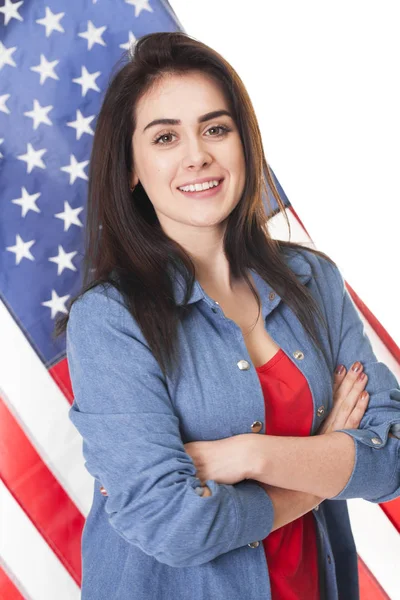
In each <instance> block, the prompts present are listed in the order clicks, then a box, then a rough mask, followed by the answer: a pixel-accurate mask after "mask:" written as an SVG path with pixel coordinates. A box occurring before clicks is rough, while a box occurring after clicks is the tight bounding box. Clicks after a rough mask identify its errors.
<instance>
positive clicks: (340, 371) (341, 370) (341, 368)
mask: <svg viewBox="0 0 400 600" xmlns="http://www.w3.org/2000/svg"><path fill="white" fill-rule="evenodd" d="M343 371H344V366H343V365H339V366H337V367H336V369H335V373H336V375H341V374H342V373H343Z"/></svg>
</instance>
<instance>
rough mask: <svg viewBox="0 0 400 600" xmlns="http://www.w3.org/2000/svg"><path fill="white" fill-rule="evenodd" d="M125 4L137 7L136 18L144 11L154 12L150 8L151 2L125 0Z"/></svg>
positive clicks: (145, 0) (146, 0)
mask: <svg viewBox="0 0 400 600" xmlns="http://www.w3.org/2000/svg"><path fill="white" fill-rule="evenodd" d="M125 2H126V4H132V6H134V7H135V17H138V16H139V15H140V13H141V12H142V10H148V11H149V12H153V9H152V8H151V6H149V0H125Z"/></svg>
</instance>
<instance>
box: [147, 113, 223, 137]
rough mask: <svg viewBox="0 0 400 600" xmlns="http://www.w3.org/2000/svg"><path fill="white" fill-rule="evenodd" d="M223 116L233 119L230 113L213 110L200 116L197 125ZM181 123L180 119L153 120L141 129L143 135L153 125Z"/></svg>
mask: <svg viewBox="0 0 400 600" xmlns="http://www.w3.org/2000/svg"><path fill="white" fill-rule="evenodd" d="M223 115H226V116H228V117H231V119H233V117H232V115H231V113H230V112H229V111H227V110H213V111H212V112H208V113H206V114H205V115H201V117H199V118H198V119H197V122H198V123H204V122H205V121H209V120H210V119H217V118H218V117H222V116H223ZM180 124H181V121H180V119H154V121H150V123H148V124H147V125H146V127H145V128H144V129H143V133H144V132H145V131H146V129H149V127H153V126H154V125H180Z"/></svg>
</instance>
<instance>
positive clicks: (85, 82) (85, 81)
mask: <svg viewBox="0 0 400 600" xmlns="http://www.w3.org/2000/svg"><path fill="white" fill-rule="evenodd" d="M100 74H101V71H97V72H96V73H89V71H88V70H87V69H86V67H82V74H81V76H80V77H77V79H73V80H72V81H73V82H74V83H79V85H81V86H82V96H86V93H87V91H88V90H95V92H99V91H100V88H99V87H98V85H97V83H96V82H95V79H97V77H98V76H99V75H100Z"/></svg>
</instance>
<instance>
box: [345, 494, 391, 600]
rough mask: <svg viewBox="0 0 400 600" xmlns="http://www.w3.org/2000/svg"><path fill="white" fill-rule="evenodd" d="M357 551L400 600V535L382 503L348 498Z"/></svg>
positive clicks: (380, 581) (375, 574)
mask: <svg viewBox="0 0 400 600" xmlns="http://www.w3.org/2000/svg"><path fill="white" fill-rule="evenodd" d="M347 505H348V508H349V513H350V522H351V527H352V530H353V535H354V540H355V543H356V547H357V552H358V554H359V555H360V557H361V558H362V560H363V561H364V562H365V564H366V565H367V567H368V568H369V570H370V571H371V573H373V575H374V577H375V578H376V579H377V580H378V581H379V583H380V585H381V586H382V587H383V589H384V590H385V592H386V593H387V594H388V595H389V597H390V598H391V600H400V585H399V558H400V536H399V534H398V532H397V530H396V529H395V528H394V527H393V525H392V524H391V522H390V521H389V519H388V518H387V517H386V515H385V513H384V512H383V511H382V510H381V508H380V507H379V505H378V504H374V503H372V502H367V501H366V500H359V499H353V500H348V501H347Z"/></svg>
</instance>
